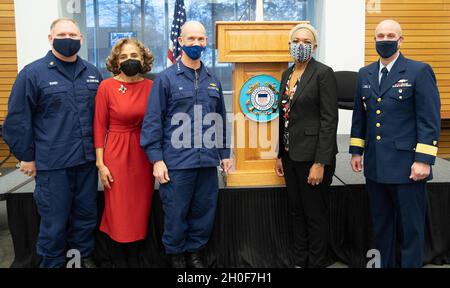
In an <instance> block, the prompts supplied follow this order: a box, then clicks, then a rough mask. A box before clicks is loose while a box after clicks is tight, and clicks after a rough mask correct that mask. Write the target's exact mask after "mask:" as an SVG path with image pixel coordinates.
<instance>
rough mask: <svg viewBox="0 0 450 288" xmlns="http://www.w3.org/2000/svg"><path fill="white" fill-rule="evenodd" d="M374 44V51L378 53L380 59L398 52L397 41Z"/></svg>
mask: <svg viewBox="0 0 450 288" xmlns="http://www.w3.org/2000/svg"><path fill="white" fill-rule="evenodd" d="M375 43H376V46H375V47H376V49H377V52H378V55H380V57H381V58H389V57H391V56H392V55H394V54H395V52H397V50H398V40H397V41H377V42H375Z"/></svg>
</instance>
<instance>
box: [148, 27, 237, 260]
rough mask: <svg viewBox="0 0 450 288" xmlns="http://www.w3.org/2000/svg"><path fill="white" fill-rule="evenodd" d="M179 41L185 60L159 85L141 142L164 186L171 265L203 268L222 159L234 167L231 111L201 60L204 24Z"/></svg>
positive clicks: (165, 235)
mask: <svg viewBox="0 0 450 288" xmlns="http://www.w3.org/2000/svg"><path fill="white" fill-rule="evenodd" d="M178 41H179V43H180V44H181V45H182V49H183V54H182V57H181V59H180V60H178V62H176V63H175V64H174V65H172V66H171V67H169V68H168V69H166V70H165V71H163V72H161V73H160V75H159V76H158V77H157V78H156V80H155V83H154V84H153V88H152V91H151V93H150V96H149V101H148V106H147V112H146V114H145V118H144V123H143V126H142V132H141V146H142V147H143V149H144V150H145V152H146V153H147V156H148V158H149V159H150V161H151V162H152V163H154V166H153V175H154V176H155V177H156V179H157V180H158V181H159V183H160V184H161V185H160V188H159V193H160V197H161V201H162V204H163V209H164V214H165V218H164V222H165V223H164V233H163V239H162V242H163V244H164V247H165V250H166V253H167V254H168V255H169V256H170V262H171V265H172V267H174V268H184V267H186V266H188V267H192V268H202V267H205V265H204V263H203V262H202V260H201V257H200V250H201V249H202V248H203V246H204V245H205V244H206V243H207V242H208V239H209V236H210V234H211V231H212V226H213V223H214V217H215V211H216V206H217V196H218V176H217V166H218V165H219V160H220V165H221V166H222V168H223V170H224V171H225V172H228V170H229V169H230V168H231V160H230V159H229V158H230V150H229V148H227V146H228V145H226V125H225V124H226V113H225V112H226V111H225V105H224V99H223V94H222V88H221V84H220V82H219V81H218V80H217V79H216V78H215V77H214V75H213V74H212V73H211V71H209V70H208V69H207V68H206V67H205V65H204V64H203V63H202V62H201V61H200V56H201V53H202V51H203V50H204V48H205V47H206V45H207V36H206V31H205V28H204V27H203V25H202V24H200V23H198V22H195V21H190V22H186V23H185V24H184V25H183V27H182V28H181V36H180V37H179V38H178ZM214 115H215V116H216V117H214ZM211 116H213V117H211ZM217 116H218V117H217ZM212 118H214V119H215V120H214V121H211V119H212ZM202 121H203V122H202ZM212 123H214V124H215V128H214V125H211V124H212ZM211 129H213V131H211ZM210 132H212V133H210ZM211 134H215V136H214V137H210V135H211ZM208 139H211V141H212V142H214V143H208ZM205 140H206V141H205ZM211 141H210V142H211Z"/></svg>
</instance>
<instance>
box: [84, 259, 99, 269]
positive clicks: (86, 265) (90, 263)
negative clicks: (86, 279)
mask: <svg viewBox="0 0 450 288" xmlns="http://www.w3.org/2000/svg"><path fill="white" fill-rule="evenodd" d="M81 268H87V269H90V268H97V265H95V262H94V259H92V258H91V257H88V258H82V259H81Z"/></svg>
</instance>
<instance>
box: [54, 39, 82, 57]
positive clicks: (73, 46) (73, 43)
mask: <svg viewBox="0 0 450 288" xmlns="http://www.w3.org/2000/svg"><path fill="white" fill-rule="evenodd" d="M53 48H55V50H56V51H57V52H58V53H59V54H61V55H63V56H66V57H70V56H73V55H75V54H77V53H78V51H80V48H81V41H80V40H76V39H71V38H62V39H61V38H54V39H53Z"/></svg>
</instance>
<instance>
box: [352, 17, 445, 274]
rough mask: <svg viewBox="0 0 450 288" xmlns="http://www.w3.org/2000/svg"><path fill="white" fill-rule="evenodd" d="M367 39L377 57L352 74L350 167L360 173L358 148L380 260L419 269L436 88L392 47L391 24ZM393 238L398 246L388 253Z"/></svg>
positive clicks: (435, 130) (424, 68) (436, 126)
mask: <svg viewBox="0 0 450 288" xmlns="http://www.w3.org/2000/svg"><path fill="white" fill-rule="evenodd" d="M375 41H376V42H375V43H376V50H377V52H378V54H379V56H380V60H379V61H377V62H375V63H372V64H370V65H368V66H366V67H364V68H362V69H361V70H360V71H359V73H358V84H357V85H358V87H357V93H356V96H355V104H354V110H353V120H352V129H351V139H350V153H351V154H352V155H353V156H352V160H351V166H352V169H353V171H355V172H360V171H361V170H362V168H363V164H362V157H361V156H362V155H363V154H364V175H365V177H366V189H367V191H368V195H369V202H370V209H371V214H372V222H373V229H374V236H375V243H376V248H377V249H378V250H379V251H380V253H381V266H382V267H398V266H400V267H421V266H422V264H423V263H422V262H423V251H424V222H425V208H426V198H425V197H426V186H425V184H426V181H427V180H430V179H432V172H431V165H433V164H434V161H435V158H436V154H437V151H438V141H439V132H440V98H439V91H438V88H437V85H436V78H435V75H434V73H433V70H432V69H431V67H430V66H429V65H428V64H425V63H421V62H417V61H414V60H411V59H407V58H405V57H404V56H403V55H402V54H401V53H400V52H399V48H400V46H401V44H402V42H403V36H402V30H401V27H400V24H399V23H397V22H395V21H393V20H385V21H382V22H381V23H380V24H378V26H377V28H376V30H375ZM397 243H400V246H399V247H401V251H396V245H397ZM397 252H400V253H397ZM396 254H399V255H401V259H396Z"/></svg>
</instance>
